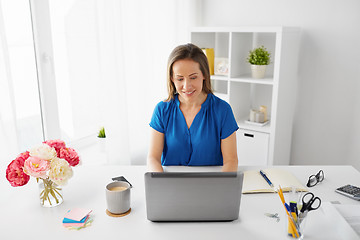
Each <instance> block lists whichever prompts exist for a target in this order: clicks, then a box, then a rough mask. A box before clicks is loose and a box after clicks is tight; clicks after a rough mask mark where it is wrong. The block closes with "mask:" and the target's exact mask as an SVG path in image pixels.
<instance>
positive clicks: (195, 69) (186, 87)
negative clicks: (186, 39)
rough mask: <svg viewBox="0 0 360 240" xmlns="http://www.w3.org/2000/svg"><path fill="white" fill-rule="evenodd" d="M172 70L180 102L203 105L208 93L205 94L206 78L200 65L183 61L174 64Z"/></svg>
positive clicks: (189, 60) (191, 61)
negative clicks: (204, 84)
mask: <svg viewBox="0 0 360 240" xmlns="http://www.w3.org/2000/svg"><path fill="white" fill-rule="evenodd" d="M172 70H173V71H172V72H173V75H172V82H173V83H174V85H175V88H176V91H177V92H178V93H179V100H180V102H186V103H199V104H201V103H202V102H203V100H204V96H206V93H205V92H203V83H204V76H203V74H202V72H201V70H200V65H199V63H197V62H195V61H193V60H191V59H181V60H178V61H176V62H174V64H173V66H172ZM205 99H206V97H205Z"/></svg>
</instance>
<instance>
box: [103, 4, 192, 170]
mask: <svg viewBox="0 0 360 240" xmlns="http://www.w3.org/2000/svg"><path fill="white" fill-rule="evenodd" d="M198 4H199V3H198V2H197V1H191V0H185V1H183V0H172V1H169V0H155V1H147V0H136V1H126V0H124V1H116V0H114V1H99V2H98V6H99V7H98V12H99V26H102V27H100V29H101V31H102V32H101V34H100V36H101V38H100V42H101V43H102V45H101V46H102V47H104V49H107V51H106V52H105V51H103V53H104V54H103V55H102V59H101V63H103V64H104V63H106V64H104V65H102V66H103V69H102V78H103V80H104V81H103V82H104V83H106V86H105V91H104V93H105V94H106V95H107V97H104V99H105V100H107V101H108V102H106V103H104V106H107V107H106V108H105V111H106V113H105V114H104V122H106V125H107V126H108V129H109V134H114V138H111V140H112V141H111V145H110V149H109V154H110V159H111V160H112V161H114V162H118V163H126V161H127V160H126V159H130V162H131V164H145V162H146V155H147V151H148V141H149V137H148V133H149V122H150V118H151V115H152V111H153V109H154V107H155V105H156V103H157V102H159V101H161V100H163V99H165V98H166V64H167V57H168V55H169V54H170V51H171V50H172V49H173V48H174V47H175V46H176V45H178V44H184V43H186V42H188V41H189V36H190V34H189V32H190V28H191V27H193V26H195V25H196V24H197V23H198V17H199V14H198V12H199V9H198V8H199V6H198ZM110 56H111V57H110ZM114 102H115V103H116V104H114Z"/></svg>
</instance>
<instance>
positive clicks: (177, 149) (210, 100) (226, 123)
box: [150, 94, 239, 166]
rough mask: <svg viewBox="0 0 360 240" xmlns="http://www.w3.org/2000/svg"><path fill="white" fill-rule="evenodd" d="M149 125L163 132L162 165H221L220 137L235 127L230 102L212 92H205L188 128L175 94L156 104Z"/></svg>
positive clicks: (236, 127)
mask: <svg viewBox="0 0 360 240" xmlns="http://www.w3.org/2000/svg"><path fill="white" fill-rule="evenodd" d="M150 126H151V127H152V128H153V129H155V130H156V131H158V132H161V133H163V134H164V149H163V153H162V156H161V164H162V165H163V166H171V165H184V166H211V165H223V157H222V153H221V139H225V138H227V137H229V136H230V135H231V134H232V133H233V132H235V131H236V130H238V129H239V127H238V125H237V123H236V120H235V118H234V114H233V112H232V110H231V107H230V105H229V104H228V103H227V102H225V101H223V100H221V99H220V98H218V97H216V96H214V95H213V94H208V96H207V98H206V100H205V102H204V103H203V104H202V105H201V109H200V111H199V112H198V113H197V115H196V116H195V118H194V120H193V122H192V124H191V126H190V128H188V126H187V124H186V121H185V117H184V115H183V113H182V112H181V110H180V102H179V99H178V95H175V99H174V100H171V101H169V102H164V101H163V102H160V103H158V104H157V105H156V107H155V110H154V113H153V115H152V118H151V122H150Z"/></svg>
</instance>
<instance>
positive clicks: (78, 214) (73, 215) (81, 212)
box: [64, 208, 92, 221]
mask: <svg viewBox="0 0 360 240" xmlns="http://www.w3.org/2000/svg"><path fill="white" fill-rule="evenodd" d="M91 212H92V210H91V209H83V208H73V209H71V210H70V211H69V212H67V213H66V214H65V216H64V218H69V219H72V220H75V221H80V220H81V219H83V218H84V217H85V216H86V215H89V214H90V213H91Z"/></svg>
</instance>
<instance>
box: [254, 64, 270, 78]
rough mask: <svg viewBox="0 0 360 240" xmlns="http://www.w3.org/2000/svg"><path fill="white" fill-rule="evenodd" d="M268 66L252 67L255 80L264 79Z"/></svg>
mask: <svg viewBox="0 0 360 240" xmlns="http://www.w3.org/2000/svg"><path fill="white" fill-rule="evenodd" d="M266 67H267V65H251V74H252V77H253V78H264V77H265V71H266Z"/></svg>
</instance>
